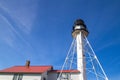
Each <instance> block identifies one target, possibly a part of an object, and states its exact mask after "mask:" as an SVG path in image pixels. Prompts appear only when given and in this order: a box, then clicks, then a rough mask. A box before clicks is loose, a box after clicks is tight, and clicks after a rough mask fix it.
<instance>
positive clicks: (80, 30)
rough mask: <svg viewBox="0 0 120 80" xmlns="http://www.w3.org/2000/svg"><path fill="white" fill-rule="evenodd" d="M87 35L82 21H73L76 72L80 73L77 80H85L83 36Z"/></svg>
mask: <svg viewBox="0 0 120 80" xmlns="http://www.w3.org/2000/svg"><path fill="white" fill-rule="evenodd" d="M87 35H88V30H87V27H86V25H85V24H84V21H83V20H81V19H78V20H76V21H75V23H74V26H73V32H72V36H73V38H75V39H76V47H77V70H79V71H80V75H79V79H78V80H86V63H85V54H84V49H83V44H84V41H83V39H84V38H85V36H87Z"/></svg>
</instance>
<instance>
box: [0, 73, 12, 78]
mask: <svg viewBox="0 0 120 80" xmlns="http://www.w3.org/2000/svg"><path fill="white" fill-rule="evenodd" d="M12 79H13V74H3V73H0V80H12Z"/></svg>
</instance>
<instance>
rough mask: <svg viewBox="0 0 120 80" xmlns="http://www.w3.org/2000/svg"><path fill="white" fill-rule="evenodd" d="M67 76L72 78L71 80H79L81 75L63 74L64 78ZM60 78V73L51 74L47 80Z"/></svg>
mask: <svg viewBox="0 0 120 80" xmlns="http://www.w3.org/2000/svg"><path fill="white" fill-rule="evenodd" d="M66 74H68V75H69V77H70V78H71V79H70V80H78V77H79V74H80V73H63V74H62V77H63V78H64V77H66ZM58 76H59V73H49V74H48V79H47V80H57V78H58ZM61 80H67V78H66V79H65V78H64V79H61Z"/></svg>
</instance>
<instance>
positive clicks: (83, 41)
mask: <svg viewBox="0 0 120 80" xmlns="http://www.w3.org/2000/svg"><path fill="white" fill-rule="evenodd" d="M88 34H89V32H88V30H87V27H86V25H85V23H84V21H83V20H82V19H77V20H76V21H75V22H74V25H73V30H72V37H73V41H72V43H71V46H70V49H69V50H68V53H67V56H66V59H65V61H64V64H63V66H62V68H61V72H60V74H59V77H58V78H57V80H66V79H65V78H64V77H63V76H62V74H64V73H63V72H64V70H68V71H71V72H69V73H67V75H66V76H67V77H68V80H74V79H73V76H71V73H72V72H74V71H73V70H78V71H79V72H80V73H79V74H78V75H77V78H76V79H77V80H108V78H107V76H106V74H105V72H104V70H103V68H102V65H101V64H100V62H99V60H98V58H97V56H96V54H95V52H94V50H93V48H92V46H91V45H90V43H89V41H88V39H87V36H88ZM68 75H69V76H68Z"/></svg>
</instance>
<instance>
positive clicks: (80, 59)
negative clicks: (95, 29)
mask: <svg viewBox="0 0 120 80" xmlns="http://www.w3.org/2000/svg"><path fill="white" fill-rule="evenodd" d="M76 42H77V69H78V70H79V71H80V74H79V78H78V80H86V76H85V59H84V51H83V34H82V32H80V33H79V34H77V36H76Z"/></svg>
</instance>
